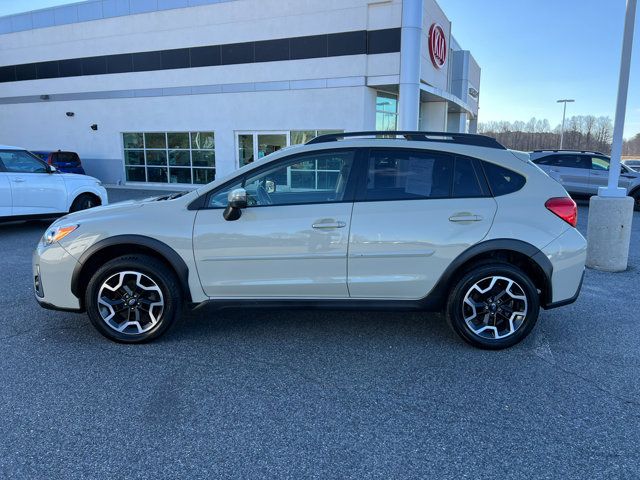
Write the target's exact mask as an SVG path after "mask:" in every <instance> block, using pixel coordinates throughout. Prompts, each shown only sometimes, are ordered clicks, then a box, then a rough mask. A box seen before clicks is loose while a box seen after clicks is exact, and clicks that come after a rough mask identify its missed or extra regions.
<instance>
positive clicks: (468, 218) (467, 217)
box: [449, 213, 482, 222]
mask: <svg viewBox="0 0 640 480" xmlns="http://www.w3.org/2000/svg"><path fill="white" fill-rule="evenodd" d="M449 221H450V222H480V221H482V216H481V215H472V214H470V213H457V214H455V215H451V216H450V217H449Z"/></svg>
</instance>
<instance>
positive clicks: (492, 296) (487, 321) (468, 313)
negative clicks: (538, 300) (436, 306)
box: [462, 276, 528, 340]
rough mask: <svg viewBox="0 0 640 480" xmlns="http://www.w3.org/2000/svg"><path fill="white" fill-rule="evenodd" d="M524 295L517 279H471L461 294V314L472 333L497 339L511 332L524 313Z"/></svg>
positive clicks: (525, 313) (523, 316) (525, 308)
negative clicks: (462, 298) (469, 284)
mask: <svg viewBox="0 0 640 480" xmlns="http://www.w3.org/2000/svg"><path fill="white" fill-rule="evenodd" d="M527 311H528V303H527V296H526V294H525V292H524V290H523V289H522V287H521V286H520V285H518V283H516V282H515V281H514V280H512V279H510V278H507V277H503V276H491V277H486V278H483V279H482V280H479V281H477V282H476V283H474V284H473V285H472V286H471V287H470V288H469V289H468V290H467V293H466V294H465V296H464V300H463V304H462V316H463V318H464V321H465V323H466V324H467V327H469V329H470V330H471V331H472V332H473V333H474V334H476V335H478V336H479V337H482V338H486V339H492V340H497V339H501V338H506V337H508V336H510V335H513V334H514V333H515V332H516V330H518V328H520V327H521V326H522V324H523V323H524V320H525V318H526V317H527Z"/></svg>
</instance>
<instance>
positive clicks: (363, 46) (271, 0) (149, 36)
mask: <svg viewBox="0 0 640 480" xmlns="http://www.w3.org/2000/svg"><path fill="white" fill-rule="evenodd" d="M451 30H452V29H451V21H450V20H449V19H448V18H447V16H446V15H445V12H443V11H442V9H441V8H440V7H439V5H438V4H437V3H436V2H435V1H434V0H90V1H85V2H80V3H74V4H70V5H64V6H60V7H55V8H50V9H44V10H37V11H32V12H28V13H23V14H17V15H12V16H7V17H0V144H9V145H18V146H22V147H25V148H27V149H30V150H34V151H43V150H49V151H53V150H58V149H61V150H71V151H76V152H78V153H79V154H80V157H81V158H82V160H83V164H84V166H85V170H86V171H87V173H88V174H90V175H94V176H96V177H98V178H100V179H101V180H102V181H103V182H105V183H110V184H127V185H134V184H138V185H139V184H146V185H150V186H154V187H157V186H161V185H169V186H171V187H177V186H178V184H183V185H191V184H199V183H206V182H209V181H211V180H213V179H215V178H219V177H221V176H224V175H227V174H229V173H231V172H232V171H234V170H235V169H237V168H239V167H240V166H242V165H245V164H247V163H249V162H252V161H253V160H254V159H258V158H261V157H263V156H264V155H267V154H269V153H271V152H273V151H276V150H279V149H281V148H285V147H287V146H289V145H293V144H297V143H303V142H305V141H307V140H309V139H310V138H312V137H314V136H316V135H318V134H322V133H325V132H335V131H353V130H374V129H375V130H394V129H402V130H416V129H420V130H428V131H450V132H464V131H469V132H475V129H476V125H477V115H478V97H479V90H480V68H479V66H478V64H477V63H476V61H475V60H474V58H473V56H472V55H471V53H470V52H469V51H468V50H464V49H462V48H461V47H460V46H459V45H458V43H457V42H456V40H455V39H454V37H453V35H452V32H451Z"/></svg>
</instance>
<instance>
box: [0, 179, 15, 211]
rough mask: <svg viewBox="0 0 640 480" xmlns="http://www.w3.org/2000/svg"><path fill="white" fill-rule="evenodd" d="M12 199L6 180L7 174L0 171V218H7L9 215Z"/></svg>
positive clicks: (9, 186)
mask: <svg viewBox="0 0 640 480" xmlns="http://www.w3.org/2000/svg"><path fill="white" fill-rule="evenodd" d="M11 210H12V198H11V184H10V183H9V179H8V178H7V174H6V173H5V172H3V171H0V217H8V216H10V215H11Z"/></svg>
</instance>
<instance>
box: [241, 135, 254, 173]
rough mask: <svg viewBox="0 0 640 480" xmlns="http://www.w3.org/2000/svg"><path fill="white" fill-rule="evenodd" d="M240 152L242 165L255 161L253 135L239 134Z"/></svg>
mask: <svg viewBox="0 0 640 480" xmlns="http://www.w3.org/2000/svg"><path fill="white" fill-rule="evenodd" d="M238 154H239V159H240V166H241V167H244V166H245V165H247V164H248V163H251V162H253V160H254V158H253V135H238Z"/></svg>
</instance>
